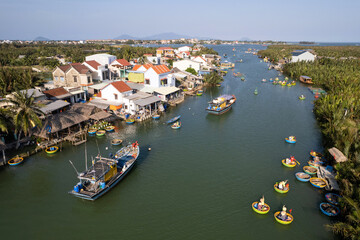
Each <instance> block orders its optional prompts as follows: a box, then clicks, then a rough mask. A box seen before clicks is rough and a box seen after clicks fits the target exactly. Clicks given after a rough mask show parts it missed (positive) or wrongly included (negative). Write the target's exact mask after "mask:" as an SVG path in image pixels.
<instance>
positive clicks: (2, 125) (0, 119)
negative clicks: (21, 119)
mask: <svg viewBox="0 0 360 240" xmlns="http://www.w3.org/2000/svg"><path fill="white" fill-rule="evenodd" d="M10 125H11V112H10V111H9V110H8V109H6V108H0V131H2V132H6V133H7V132H9V127H10Z"/></svg>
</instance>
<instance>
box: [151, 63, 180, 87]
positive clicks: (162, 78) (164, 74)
mask: <svg viewBox="0 0 360 240" xmlns="http://www.w3.org/2000/svg"><path fill="white" fill-rule="evenodd" d="M169 73H170V69H169V68H168V67H167V66H166V65H156V66H151V67H150V68H149V69H147V70H146V71H145V73H144V80H145V81H144V86H150V87H153V88H159V87H172V86H175V78H174V77H173V76H172V75H171V74H169Z"/></svg>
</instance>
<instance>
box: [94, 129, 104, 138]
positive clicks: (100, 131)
mask: <svg viewBox="0 0 360 240" xmlns="http://www.w3.org/2000/svg"><path fill="white" fill-rule="evenodd" d="M105 133H106V131H105V130H97V131H96V136H99V137H100V136H104V135H105Z"/></svg>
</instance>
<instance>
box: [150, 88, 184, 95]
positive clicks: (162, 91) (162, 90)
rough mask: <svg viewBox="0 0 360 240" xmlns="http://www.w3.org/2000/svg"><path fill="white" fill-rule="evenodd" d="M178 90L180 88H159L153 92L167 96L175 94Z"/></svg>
mask: <svg viewBox="0 0 360 240" xmlns="http://www.w3.org/2000/svg"><path fill="white" fill-rule="evenodd" d="M179 90H180V88H177V87H160V88H156V89H154V92H157V93H159V94H161V95H168V94H171V93H174V92H177V91H179Z"/></svg>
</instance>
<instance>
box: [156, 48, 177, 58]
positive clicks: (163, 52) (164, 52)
mask: <svg viewBox="0 0 360 240" xmlns="http://www.w3.org/2000/svg"><path fill="white" fill-rule="evenodd" d="M156 56H157V57H171V58H172V57H175V52H174V49H173V48H171V47H160V48H158V49H156Z"/></svg>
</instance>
